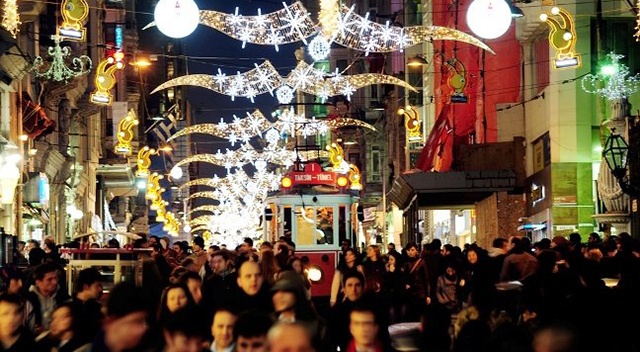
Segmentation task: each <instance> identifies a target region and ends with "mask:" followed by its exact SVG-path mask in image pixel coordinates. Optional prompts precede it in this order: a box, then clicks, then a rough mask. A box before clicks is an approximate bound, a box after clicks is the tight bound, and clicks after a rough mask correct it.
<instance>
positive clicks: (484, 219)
mask: <svg viewBox="0 0 640 352" xmlns="http://www.w3.org/2000/svg"><path fill="white" fill-rule="evenodd" d="M524 216H525V204H524V200H523V197H522V195H510V194H508V193H507V192H498V193H494V194H493V195H491V196H489V197H487V198H485V199H483V200H482V201H480V202H477V203H476V243H477V244H478V245H479V246H481V247H483V248H489V247H490V246H491V242H492V241H493V239H494V238H496V237H504V238H508V237H509V236H511V235H515V234H518V226H519V225H520V223H519V222H518V219H519V218H521V217H524Z"/></svg>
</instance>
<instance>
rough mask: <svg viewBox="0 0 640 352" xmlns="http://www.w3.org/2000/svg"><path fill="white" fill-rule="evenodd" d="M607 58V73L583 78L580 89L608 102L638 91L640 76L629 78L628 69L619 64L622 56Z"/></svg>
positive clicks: (614, 55)
mask: <svg viewBox="0 0 640 352" xmlns="http://www.w3.org/2000/svg"><path fill="white" fill-rule="evenodd" d="M607 56H608V57H609V58H610V59H611V64H610V65H608V66H607V67H608V68H609V72H603V73H601V74H595V75H594V74H591V73H590V74H588V75H586V76H584V77H583V78H582V81H581V82H582V89H583V90H584V91H585V92H587V93H592V94H598V95H599V96H601V97H603V98H606V99H608V100H617V99H622V98H628V97H629V96H630V95H631V94H633V93H635V92H637V91H638V83H640V74H636V75H635V76H631V77H629V67H627V66H626V65H624V64H621V63H620V62H619V61H620V59H621V58H623V57H624V55H618V54H614V53H609V54H608V55H607Z"/></svg>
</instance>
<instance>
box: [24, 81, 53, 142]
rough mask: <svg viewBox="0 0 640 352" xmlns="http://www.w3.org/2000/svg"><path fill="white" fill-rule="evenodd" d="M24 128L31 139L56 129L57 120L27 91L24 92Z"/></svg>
mask: <svg viewBox="0 0 640 352" xmlns="http://www.w3.org/2000/svg"><path fill="white" fill-rule="evenodd" d="M22 130H23V131H24V132H25V133H26V134H27V135H28V136H29V138H31V139H35V138H36V137H39V136H46V135H48V134H50V133H52V132H53V131H55V130H56V122H55V121H54V120H52V119H50V118H49V117H48V116H47V114H46V112H45V111H44V108H43V107H42V106H40V105H38V104H36V103H35V102H34V101H33V100H31V97H30V96H29V94H27V93H26V92H23V93H22Z"/></svg>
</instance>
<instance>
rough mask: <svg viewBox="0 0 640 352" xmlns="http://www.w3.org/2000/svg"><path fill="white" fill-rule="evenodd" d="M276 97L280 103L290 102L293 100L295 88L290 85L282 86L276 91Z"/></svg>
mask: <svg viewBox="0 0 640 352" xmlns="http://www.w3.org/2000/svg"><path fill="white" fill-rule="evenodd" d="M276 98H278V102H279V103H280V104H289V103H291V101H292V100H293V89H292V88H291V87H289V86H282V87H280V88H278V90H277V91H276Z"/></svg>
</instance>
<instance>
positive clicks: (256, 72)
mask: <svg viewBox="0 0 640 352" xmlns="http://www.w3.org/2000/svg"><path fill="white" fill-rule="evenodd" d="M374 84H392V85H397V86H400V87H403V88H406V89H409V90H411V91H412V92H417V89H416V88H414V87H413V86H411V85H410V84H408V83H406V82H405V81H403V80H401V79H399V78H396V77H393V76H390V75H383V74H379V73H364V74H356V75H334V76H332V77H328V76H327V73H326V72H324V71H321V70H318V69H315V68H313V66H311V65H309V64H307V63H305V62H303V61H300V62H299V63H298V65H297V66H296V68H294V69H293V70H292V71H291V73H289V75H288V76H287V77H286V78H283V77H281V76H280V75H279V74H278V72H277V71H276V70H275V68H274V67H273V65H272V64H271V62H269V61H265V62H264V63H263V64H261V65H259V66H257V65H256V68H255V69H252V70H250V71H247V72H245V73H238V74H237V75H234V76H226V75H225V74H223V73H222V72H221V71H220V70H218V74H217V75H207V74H193V75H186V76H180V77H176V78H174V79H171V80H168V81H166V82H164V83H162V84H161V85H159V86H158V87H156V88H155V89H154V90H153V91H152V92H151V93H152V94H153V93H156V92H159V91H161V90H163V89H167V88H171V87H176V86H183V85H187V86H195V87H202V88H205V89H209V90H212V91H214V92H216V93H219V94H224V95H228V96H231V97H232V98H235V97H246V98H249V99H253V98H254V97H256V96H257V95H260V94H264V93H271V92H272V91H273V90H275V89H277V88H279V87H283V86H290V87H293V88H294V89H297V90H300V91H302V92H305V93H308V94H312V95H316V96H319V97H320V98H322V99H323V100H326V99H327V98H328V97H332V96H335V95H345V96H347V97H350V96H351V95H352V94H353V92H354V91H356V90H357V89H360V88H363V87H366V86H369V85H374Z"/></svg>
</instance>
